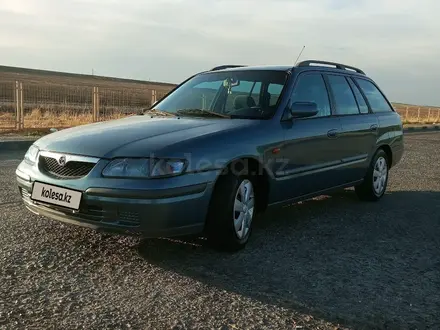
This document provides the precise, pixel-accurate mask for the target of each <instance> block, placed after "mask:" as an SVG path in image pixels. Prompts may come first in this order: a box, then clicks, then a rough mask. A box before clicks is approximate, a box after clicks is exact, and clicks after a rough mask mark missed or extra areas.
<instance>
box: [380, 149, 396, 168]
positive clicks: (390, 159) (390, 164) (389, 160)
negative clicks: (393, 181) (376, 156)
mask: <svg viewBox="0 0 440 330" xmlns="http://www.w3.org/2000/svg"><path fill="white" fill-rule="evenodd" d="M380 149H382V150H383V151H384V152H385V154H386V155H387V158H388V162H389V166H388V167H389V168H391V167H393V165H394V164H393V151H392V149H391V147H390V146H389V145H388V144H382V145H381V146H379V147H378V148H377V150H376V152H377V151H378V150H380Z"/></svg>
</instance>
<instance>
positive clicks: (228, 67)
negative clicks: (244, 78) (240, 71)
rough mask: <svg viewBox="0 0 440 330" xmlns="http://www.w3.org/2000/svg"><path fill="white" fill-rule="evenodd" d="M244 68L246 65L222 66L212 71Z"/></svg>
mask: <svg viewBox="0 0 440 330" xmlns="http://www.w3.org/2000/svg"><path fill="white" fill-rule="evenodd" d="M244 66H245V65H220V66H216V67H215V68H212V69H211V71H217V70H224V69H231V68H241V67H244Z"/></svg>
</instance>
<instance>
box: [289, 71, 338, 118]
mask: <svg viewBox="0 0 440 330" xmlns="http://www.w3.org/2000/svg"><path fill="white" fill-rule="evenodd" d="M291 101H292V103H295V102H314V103H316V104H317V106H318V114H316V115H315V116H314V117H325V116H330V111H331V110H330V101H329V98H328V93H327V88H326V87H325V83H324V79H323V78H322V75H321V74H319V73H313V74H305V75H300V76H299V77H298V82H297V83H296V85H295V87H294V89H293V93H292V97H291ZM314 117H311V118H314Z"/></svg>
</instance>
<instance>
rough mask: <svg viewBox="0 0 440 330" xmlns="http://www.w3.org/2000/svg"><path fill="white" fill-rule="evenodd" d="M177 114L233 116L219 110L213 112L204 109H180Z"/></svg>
mask: <svg viewBox="0 0 440 330" xmlns="http://www.w3.org/2000/svg"><path fill="white" fill-rule="evenodd" d="M176 114H178V115H195V116H210V117H221V118H231V117H230V116H228V115H223V114H221V113H218V112H213V111H209V110H204V109H197V108H194V109H180V110H177V111H176Z"/></svg>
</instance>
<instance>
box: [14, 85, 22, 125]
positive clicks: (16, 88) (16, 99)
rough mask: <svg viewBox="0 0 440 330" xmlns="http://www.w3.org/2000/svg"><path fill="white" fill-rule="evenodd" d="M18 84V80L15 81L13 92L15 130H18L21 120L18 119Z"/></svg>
mask: <svg viewBox="0 0 440 330" xmlns="http://www.w3.org/2000/svg"><path fill="white" fill-rule="evenodd" d="M18 86H19V84H18V81H15V93H14V96H15V128H16V130H17V131H18V130H20V123H21V120H20V102H19V99H20V95H19V94H20V89H19V87H18Z"/></svg>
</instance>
